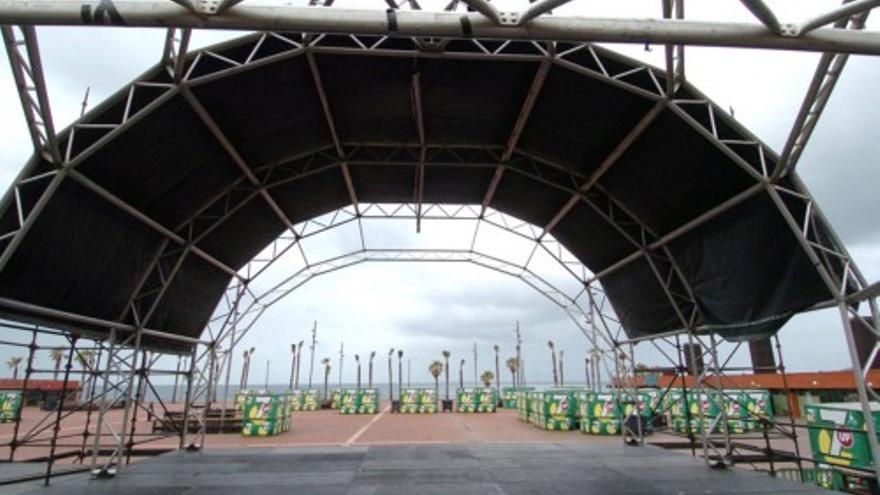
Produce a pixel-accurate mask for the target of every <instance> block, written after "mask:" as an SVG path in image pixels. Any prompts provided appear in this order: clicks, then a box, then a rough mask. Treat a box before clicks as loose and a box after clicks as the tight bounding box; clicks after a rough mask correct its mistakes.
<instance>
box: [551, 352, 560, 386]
mask: <svg viewBox="0 0 880 495" xmlns="http://www.w3.org/2000/svg"><path fill="white" fill-rule="evenodd" d="M550 355H551V356H552V357H553V386H554V387H558V386H559V372H558V371H557V370H556V351H553V350H551V351H550Z"/></svg>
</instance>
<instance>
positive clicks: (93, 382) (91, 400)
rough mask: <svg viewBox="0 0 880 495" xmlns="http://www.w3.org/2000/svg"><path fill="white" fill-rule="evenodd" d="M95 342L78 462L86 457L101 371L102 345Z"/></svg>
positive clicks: (81, 461)
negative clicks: (95, 349) (93, 364)
mask: <svg viewBox="0 0 880 495" xmlns="http://www.w3.org/2000/svg"><path fill="white" fill-rule="evenodd" d="M95 343H96V344H97V346H98V354H97V356H95V367H94V368H93V369H92V370H91V371H92V380H91V383H90V384H89V391H88V394H89V395H88V399H87V400H86V404H88V405H89V406H88V408H87V409H86V424H85V426H83V434H82V436H83V439H82V444H81V445H80V449H79V450H80V453H79V462H80V463H83V460H84V459H85V457H86V445H87V444H88V443H89V428H90V427H91V426H92V409H93V407H92V404H93V403H94V401H95V389H97V388H98V377H100V374H101V372H100V371H98V370H99V369H100V363H101V354H102V353H103V352H104V346H103V345H101V344H99V343H98V342H97V341H95Z"/></svg>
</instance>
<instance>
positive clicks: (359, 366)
mask: <svg viewBox="0 0 880 495" xmlns="http://www.w3.org/2000/svg"><path fill="white" fill-rule="evenodd" d="M354 362H355V363H357V366H358V372H357V388H358V389H360V388H361V357H360V356H358V355H357V354H355V355H354Z"/></svg>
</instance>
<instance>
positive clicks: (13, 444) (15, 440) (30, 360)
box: [9, 327, 38, 462]
mask: <svg viewBox="0 0 880 495" xmlns="http://www.w3.org/2000/svg"><path fill="white" fill-rule="evenodd" d="M37 328H38V327H34V330H33V334H32V335H31V343H30V345H29V346H28V360H27V365H26V367H25V369H24V381H23V382H22V385H21V407H19V408H18V411H17V412H16V413H15V426H13V428H12V440H11V441H10V442H9V462H12V461H13V460H15V450H16V449H17V448H18V430H19V428H20V427H21V413H22V411H24V406H25V405H26V404H25V402H26V400H27V390H28V384H29V382H30V379H31V372H32V371H33V368H34V352H35V351H36V350H37Z"/></svg>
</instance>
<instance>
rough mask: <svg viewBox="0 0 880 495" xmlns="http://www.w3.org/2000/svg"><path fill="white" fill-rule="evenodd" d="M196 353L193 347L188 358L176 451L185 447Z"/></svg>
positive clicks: (195, 347) (195, 348) (196, 348)
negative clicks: (181, 420)
mask: <svg viewBox="0 0 880 495" xmlns="http://www.w3.org/2000/svg"><path fill="white" fill-rule="evenodd" d="M197 351H198V347H197V346H195V345H194V346H193V348H192V353H191V354H190V357H189V371H188V372H187V373H186V392H185V393H184V397H185V399H184V402H183V418H182V419H183V424H182V425H181V428H180V442H179V443H178V445H177V449H178V450H183V448H184V446H185V445H186V435H187V432H188V431H189V410H190V406H191V404H190V403H191V402H192V385H193V375H194V374H195V370H196V353H197Z"/></svg>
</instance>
